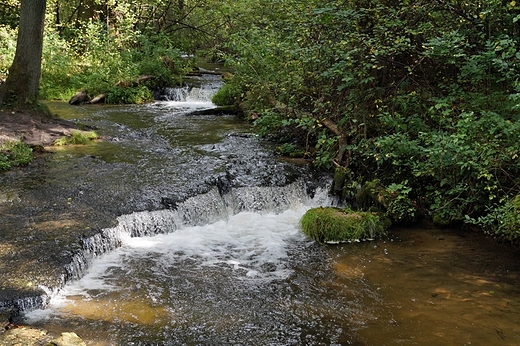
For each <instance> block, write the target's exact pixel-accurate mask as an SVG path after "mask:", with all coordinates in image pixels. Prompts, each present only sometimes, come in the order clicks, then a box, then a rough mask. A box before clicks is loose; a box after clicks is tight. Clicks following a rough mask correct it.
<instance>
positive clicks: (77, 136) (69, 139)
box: [54, 131, 99, 146]
mask: <svg viewBox="0 0 520 346" xmlns="http://www.w3.org/2000/svg"><path fill="white" fill-rule="evenodd" d="M98 138H99V136H98V135H97V133H95V132H94V131H89V132H81V131H73V132H72V135H70V136H66V137H61V138H59V139H57V140H56V141H55V142H54V145H57V146H62V145H84V144H87V143H89V142H90V141H93V140H95V139H98Z"/></svg>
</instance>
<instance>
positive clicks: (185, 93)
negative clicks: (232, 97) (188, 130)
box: [155, 75, 222, 102]
mask: <svg viewBox="0 0 520 346" xmlns="http://www.w3.org/2000/svg"><path fill="white" fill-rule="evenodd" d="M221 86H222V81H221V78H220V76H218V75H204V76H203V77H200V80H197V83H193V84H185V85H183V86H181V87H167V88H164V89H163V90H162V91H161V92H160V93H159V95H156V96H155V98H156V99H157V100H160V101H175V102H211V98H212V97H213V95H214V94H215V93H216V92H217V91H218V89H219V88H220V87H221Z"/></svg>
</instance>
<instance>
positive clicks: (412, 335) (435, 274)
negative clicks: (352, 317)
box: [331, 229, 520, 345]
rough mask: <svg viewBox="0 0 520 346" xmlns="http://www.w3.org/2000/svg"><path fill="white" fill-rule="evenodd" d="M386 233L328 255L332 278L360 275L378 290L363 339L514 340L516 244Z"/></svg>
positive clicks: (435, 233) (422, 232)
mask: <svg viewBox="0 0 520 346" xmlns="http://www.w3.org/2000/svg"><path fill="white" fill-rule="evenodd" d="M393 233H394V234H395V235H396V236H397V237H398V238H400V240H399V241H396V240H394V241H386V242H378V243H377V245H376V244H361V245H358V246H354V249H352V250H349V251H346V252H345V251H341V250H340V251H338V254H336V255H335V260H334V268H335V272H336V274H337V279H336V280H338V281H340V282H341V281H344V280H347V281H348V280H350V279H351V278H355V277H363V278H364V281H365V282H366V284H367V285H370V286H371V287H373V288H375V289H376V291H377V292H378V295H379V299H378V301H377V302H376V303H372V304H373V309H374V317H375V318H373V319H371V320H368V321H367V325H366V326H364V327H363V328H360V329H359V330H358V331H357V333H358V334H359V336H360V340H362V341H363V342H362V343H363V344H366V345H520V253H519V252H518V250H515V249H512V248H511V247H509V246H506V245H499V244H496V243H494V242H492V241H491V240H489V239H483V238H482V237H481V236H479V235H475V234H472V233H457V232H453V231H447V230H446V231H442V230H438V229H413V230H410V229H401V230H395V231H394V232H393ZM331 251H334V250H331Z"/></svg>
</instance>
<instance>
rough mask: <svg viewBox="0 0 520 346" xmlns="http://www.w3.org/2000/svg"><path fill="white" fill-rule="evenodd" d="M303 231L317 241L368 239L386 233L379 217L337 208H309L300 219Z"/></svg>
mask: <svg viewBox="0 0 520 346" xmlns="http://www.w3.org/2000/svg"><path fill="white" fill-rule="evenodd" d="M300 224H301V226H302V230H303V232H304V233H305V234H306V235H307V236H308V237H310V238H311V239H314V240H315V241H317V242H319V243H322V244H323V243H341V242H354V241H360V240H370V239H375V238H379V237H383V236H385V235H386V232H385V228H384V226H383V223H382V222H381V221H380V220H379V217H377V216H376V215H374V214H372V213H370V212H361V211H356V212H354V211H352V210H345V209H339V208H323V207H320V208H313V209H309V210H308V211H307V212H306V213H305V215H303V217H302V218H301V220H300Z"/></svg>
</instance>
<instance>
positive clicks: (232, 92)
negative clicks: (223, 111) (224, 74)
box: [211, 83, 241, 106]
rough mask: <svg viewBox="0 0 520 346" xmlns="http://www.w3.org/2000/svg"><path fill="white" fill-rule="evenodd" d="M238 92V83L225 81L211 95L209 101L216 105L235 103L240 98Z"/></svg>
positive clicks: (239, 91)
mask: <svg viewBox="0 0 520 346" xmlns="http://www.w3.org/2000/svg"><path fill="white" fill-rule="evenodd" d="M240 93H241V90H240V87H239V86H238V85H235V84H229V83H226V84H224V85H223V86H222V87H221V88H220V89H219V90H218V91H217V93H216V94H215V95H213V97H212V98H211V102H213V103H214V104H216V105H217V106H230V105H235V104H237V103H238V102H239V100H240Z"/></svg>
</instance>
